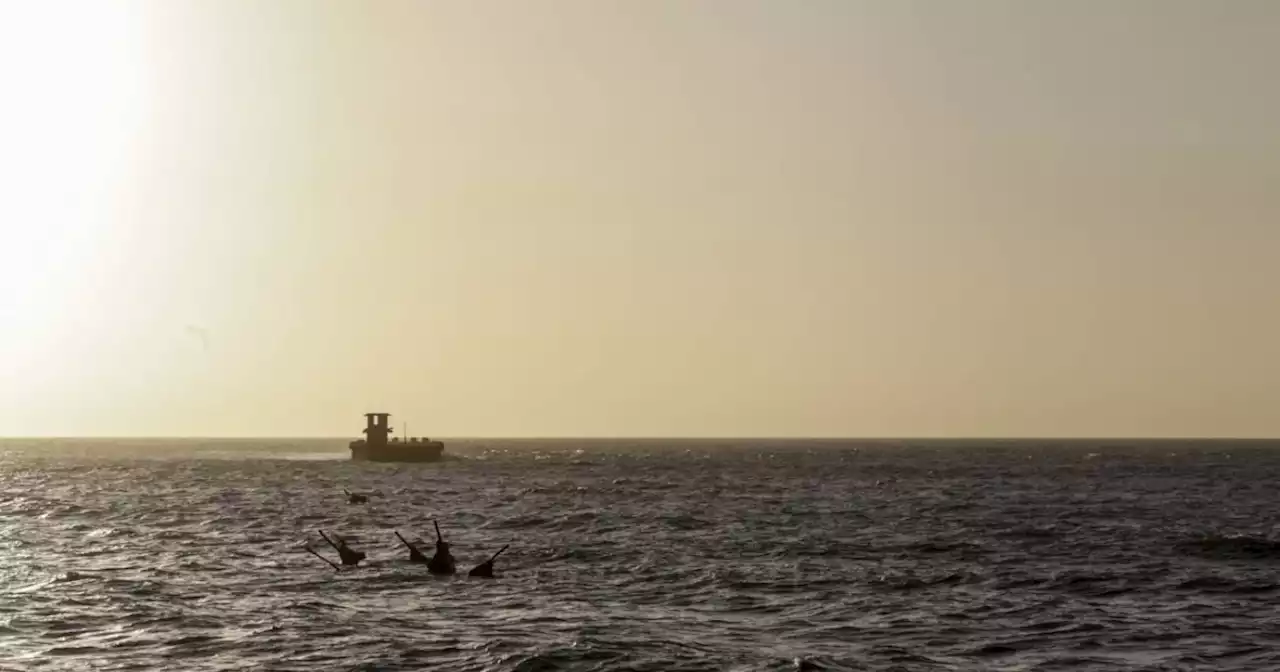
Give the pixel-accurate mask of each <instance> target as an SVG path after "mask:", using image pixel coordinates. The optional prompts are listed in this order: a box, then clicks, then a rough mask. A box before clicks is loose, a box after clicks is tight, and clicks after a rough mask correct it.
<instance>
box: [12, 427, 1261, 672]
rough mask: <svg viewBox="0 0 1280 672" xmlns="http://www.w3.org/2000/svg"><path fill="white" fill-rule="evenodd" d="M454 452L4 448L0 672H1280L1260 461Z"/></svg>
mask: <svg viewBox="0 0 1280 672" xmlns="http://www.w3.org/2000/svg"><path fill="white" fill-rule="evenodd" d="M446 446H447V450H448V451H449V452H450V453H452V454H453V455H455V456H456V457H457V459H454V460H451V461H449V462H443V463H438V464H425V465H383V464H360V463H352V462H350V461H347V460H345V459H344V458H345V457H346V450H345V443H344V442H343V441H17V440H10V441H4V442H0V669H3V670H184V671H200V670H282V671H284V670H307V671H308V672H312V671H314V670H367V671H372V670H514V671H521V672H542V671H544V670H546V671H549V670H744V671H745V670H799V669H805V670H876V671H885V672H887V671H890V670H894V671H916V670H920V671H926V670H929V671H933V670H1028V671H1030V670H1035V671H1050V670H1055V671H1056V670H1197V671H1199V670H1242V671H1243V670H1249V671H1251V672H1252V671H1257V670H1268V669H1280V542H1277V541H1274V540H1275V539H1277V538H1280V530H1277V521H1278V520H1280V518H1277V512H1280V450H1277V449H1278V448H1280V444H1274V443H1272V444H1268V443H1246V442H1231V443H1215V442H1114V441H1112V442H1100V441H1099V442H1089V441H1081V442H1056V443H1050V442H1044V441H1005V442H981V441H974V442H928V441H925V442H920V441H914V442H913V441H906V442H889V441H882V442H873V441H862V442H858V441H849V442H839V441H826V442H817V441H763V440H741V441H734V440H724V441H678V440H673V441H483V440H471V441H452V442H447V443H446ZM344 487H346V488H350V489H351V490H353V491H358V492H362V493H367V494H369V498H370V501H369V503H368V504H365V505H351V504H348V503H347V502H346V500H345V498H344V496H343V494H342V489H343V488H344ZM432 519H435V520H437V521H439V523H440V525H441V527H442V528H443V530H444V533H445V535H446V537H447V538H448V539H449V540H450V541H451V542H452V543H453V550H454V553H455V555H456V556H457V558H458V561H459V567H460V570H461V571H462V573H463V574H465V571H466V570H467V569H468V568H470V567H471V566H472V565H474V564H476V563H478V562H480V561H481V560H483V559H484V558H485V557H487V556H488V555H489V554H490V553H492V552H493V551H495V550H497V549H498V548H499V547H501V546H502V545H504V544H510V545H511V547H510V549H509V550H508V551H507V552H506V553H505V554H504V555H503V556H502V557H501V558H499V560H498V562H497V571H498V577H497V578H495V579H492V580H484V579H471V578H467V577H466V576H465V575H463V576H457V577H448V578H439V577H432V576H430V575H428V574H427V573H426V571H425V569H424V568H423V567H421V566H419V565H413V564H410V563H409V562H408V561H407V560H408V558H407V551H406V550H405V549H404V548H403V547H402V546H401V545H400V543H399V542H398V541H397V540H396V538H395V535H394V533H393V531H395V530H399V531H400V533H401V534H403V535H405V536H406V537H408V538H411V539H429V538H430V536H431V534H432V533H431V520H432ZM320 529H324V530H326V531H333V532H337V533H339V534H342V535H344V537H345V538H347V539H348V540H349V542H350V543H351V545H352V546H354V547H356V548H358V549H360V550H363V551H365V552H366V553H367V554H368V556H369V557H368V560H366V561H365V563H363V564H362V566H361V567H359V568H356V569H350V570H344V571H342V572H335V571H334V570H333V569H331V568H330V567H329V566H327V565H326V564H324V563H323V562H321V561H320V560H319V559H317V558H315V557H314V556H312V555H309V554H308V553H306V552H305V551H304V550H303V548H302V546H303V544H305V543H307V542H313V543H318V544H319V546H318V549H319V550H320V552H321V553H323V554H325V555H326V556H328V557H329V558H331V559H334V560H336V558H335V557H334V556H335V555H336V554H335V553H333V552H332V551H331V550H329V549H327V548H324V547H323V542H321V541H320V539H319V535H318V532H317V530H320Z"/></svg>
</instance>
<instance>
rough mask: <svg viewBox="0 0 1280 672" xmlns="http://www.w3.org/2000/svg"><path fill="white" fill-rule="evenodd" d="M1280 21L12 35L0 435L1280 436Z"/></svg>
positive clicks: (166, 11) (215, 8) (826, 19)
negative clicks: (388, 420) (370, 416)
mask: <svg viewBox="0 0 1280 672" xmlns="http://www.w3.org/2000/svg"><path fill="white" fill-rule="evenodd" d="M1278 63H1280V3H1275V2H1272V1H1271V0H1231V1H1223V2H1203V1H1196V0H1186V1H1181V0H1132V1H1129V2H1112V3H1103V2H1074V1H1070V2H1069V1H1067V0H1061V1H1058V2H1048V1H1043V2H1042V1H1034V2H1028V1H1025V0H957V1H955V2H940V1H935V2H925V1H911V0H879V1H871V0H805V1H804V2H784V1H779V0H701V1H699V2H688V1H684V0H643V1H642V0H632V1H631V2H622V1H620V0H619V1H605V0H546V1H543V2H527V1H524V0H511V1H510V2H498V1H496V0H457V1H446V0H424V1H420V2H412V1H407V0H406V1H398V0H379V1H378V2H364V1H357V0H345V1H338V0H333V1H326V0H276V1H272V2H263V1H260V0H132V1H131V0H114V1H110V0H101V1H99V0H84V1H82V2H80V1H73V0H31V1H30V2H22V1H20V0H3V1H2V2H0V83H2V86H3V88H2V89H0V91H2V93H0V95H3V97H4V100H3V101H0V103H3V104H2V105H0V227H2V228H0V381H2V383H3V384H0V435H10V436H15V435H16V436H36V435H62V436H66V435H111V436H121V435H128V436H144V435H163V436H175V435H183V436H192V435H209V436H265V435H293V436H298V435H322V436H334V435H336V436H346V435H351V436H355V435H358V433H359V429H360V427H361V426H362V422H363V419H362V418H361V417H360V415H361V414H362V413H364V412H367V411H374V410H378V411H387V412H390V413H393V414H394V417H393V423H394V424H396V425H397V426H399V425H400V424H401V423H403V422H404V421H406V420H407V421H408V422H409V423H410V429H411V430H412V433H414V434H429V435H432V436H573V435H591V436H629V435H648V436H695V435H720V436H725V435H730V436H747V435H753V436H761V435H788V436H832V435H837V436H894V435H896V436H991V435H1004V436H1060V435H1066V436H1070V435H1077V436H1099V435H1109V436H1132V435H1143V436H1180V435H1195V436H1209V435H1217V436H1276V435H1280V313H1278V311H1277V308H1278V307H1280V264H1277V263H1276V261H1275V260H1276V258H1277V254H1278V253H1280V187H1278V185H1280V125H1278V124H1277V119H1280V86H1277V84H1276V72H1275V70H1276V64H1278Z"/></svg>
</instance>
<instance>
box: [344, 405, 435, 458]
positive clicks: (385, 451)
mask: <svg viewBox="0 0 1280 672" xmlns="http://www.w3.org/2000/svg"><path fill="white" fill-rule="evenodd" d="M364 417H365V422H366V425H365V428H364V435H365V438H363V439H356V440H355V441H352V442H351V444H350V448H351V459H352V460H356V461H360V462H437V461H439V460H441V459H442V457H443V453H444V443H442V442H440V441H432V440H430V439H428V438H426V437H422V438H418V437H412V438H408V437H406V438H405V439H404V440H403V441H402V440H400V438H399V437H397V438H394V439H389V438H388V435H390V434H391V433H392V432H393V431H395V430H393V429H392V428H391V425H390V424H388V420H389V419H390V418H391V414H390V413H365V414H364Z"/></svg>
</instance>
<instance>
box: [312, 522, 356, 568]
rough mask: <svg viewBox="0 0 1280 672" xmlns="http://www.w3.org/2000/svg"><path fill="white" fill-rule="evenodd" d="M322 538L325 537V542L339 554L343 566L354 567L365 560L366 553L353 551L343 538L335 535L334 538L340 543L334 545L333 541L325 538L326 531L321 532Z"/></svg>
mask: <svg viewBox="0 0 1280 672" xmlns="http://www.w3.org/2000/svg"><path fill="white" fill-rule="evenodd" d="M320 536H321V537H324V540H325V541H327V542H329V545H330V546H332V547H333V550H335V551H337V552H338V558H339V559H340V560H342V564H344V565H349V566H352V567H354V566H356V565H358V564H360V561H361V560H364V558H365V554H364V552H363V551H357V550H354V549H352V548H351V547H350V546H348V545H347V542H346V541H343V539H342V537H339V536H338V535H336V534H335V535H333V536H334V538H336V539H337V540H338V543H334V542H333V539H330V538H329V537H327V536H325V533H324V530H320Z"/></svg>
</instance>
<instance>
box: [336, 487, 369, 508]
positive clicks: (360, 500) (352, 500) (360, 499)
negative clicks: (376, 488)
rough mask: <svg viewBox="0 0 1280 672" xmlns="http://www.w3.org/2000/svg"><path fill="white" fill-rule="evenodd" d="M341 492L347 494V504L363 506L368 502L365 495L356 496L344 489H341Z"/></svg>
mask: <svg viewBox="0 0 1280 672" xmlns="http://www.w3.org/2000/svg"><path fill="white" fill-rule="evenodd" d="M342 491H343V492H345V493H347V503H348V504H365V503H367V502H368V501H369V497H368V496H367V495H360V494H356V493H354V492H351V491H350V490H348V489H346V488H343V489H342Z"/></svg>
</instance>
